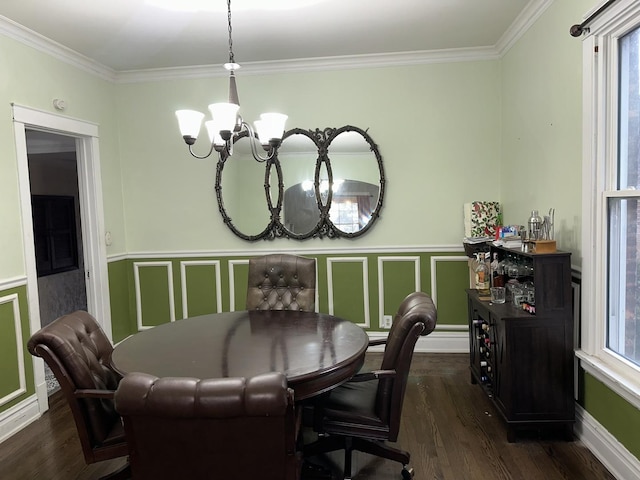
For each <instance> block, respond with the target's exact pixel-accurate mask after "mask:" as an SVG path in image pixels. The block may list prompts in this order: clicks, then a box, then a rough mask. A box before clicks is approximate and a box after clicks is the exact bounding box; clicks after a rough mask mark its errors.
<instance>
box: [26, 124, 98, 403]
mask: <svg viewBox="0 0 640 480" xmlns="http://www.w3.org/2000/svg"><path fill="white" fill-rule="evenodd" d="M25 135H26V140H27V160H28V167H29V187H30V190H31V211H32V225H33V236H34V242H35V245H34V246H35V256H36V269H37V274H38V303H39V305H40V309H39V312H40V325H41V326H42V327H44V326H46V325H48V324H50V323H51V322H53V321H54V320H55V319H56V318H58V317H60V316H62V315H66V314H68V313H71V312H74V311H76V310H87V291H86V286H85V279H84V258H83V242H82V218H81V212H80V189H79V187H78V171H77V156H76V140H75V138H73V137H70V136H66V135H60V134H57V133H50V132H43V131H39V130H31V129H27V130H26V131H25ZM45 379H46V384H47V395H49V396H50V395H51V394H52V393H54V392H56V391H57V390H58V389H59V388H60V386H59V384H58V382H57V381H56V379H55V377H54V375H53V373H52V372H51V369H50V368H48V366H47V365H45Z"/></svg>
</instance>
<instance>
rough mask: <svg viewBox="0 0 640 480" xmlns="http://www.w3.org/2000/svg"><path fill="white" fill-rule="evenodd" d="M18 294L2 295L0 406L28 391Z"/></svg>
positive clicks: (0, 303) (0, 321) (0, 304)
mask: <svg viewBox="0 0 640 480" xmlns="http://www.w3.org/2000/svg"><path fill="white" fill-rule="evenodd" d="M20 320H21V316H20V305H19V303H18V294H17V293H13V294H10V295H5V296H3V297H0V339H2V348H1V349H0V365H2V372H3V373H2V376H3V377H4V378H3V379H2V382H1V383H0V407H2V406H4V405H6V404H7V403H9V402H10V401H11V400H14V399H15V398H17V397H19V396H20V395H22V394H24V393H26V392H27V387H26V372H25V362H24V347H23V345H24V344H25V339H24V337H23V335H22V326H21V321H20Z"/></svg>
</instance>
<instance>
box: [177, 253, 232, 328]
mask: <svg viewBox="0 0 640 480" xmlns="http://www.w3.org/2000/svg"><path fill="white" fill-rule="evenodd" d="M180 285H181V290H182V318H188V317H189V316H191V317H194V316H197V315H206V314H208V313H216V312H222V282H221V280H220V261H219V260H188V261H182V262H180Z"/></svg>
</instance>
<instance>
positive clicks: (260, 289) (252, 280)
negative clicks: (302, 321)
mask: <svg viewBox="0 0 640 480" xmlns="http://www.w3.org/2000/svg"><path fill="white" fill-rule="evenodd" d="M315 299H316V260H315V259H314V258H306V257H299V256H296V255H289V254H272V255H264V256H261V257H254V258H251V259H250V260H249V281H248V288H247V310H300V311H303V312H313V311H314V309H315Z"/></svg>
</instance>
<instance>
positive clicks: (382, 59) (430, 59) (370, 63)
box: [0, 0, 553, 83]
mask: <svg viewBox="0 0 640 480" xmlns="http://www.w3.org/2000/svg"><path fill="white" fill-rule="evenodd" d="M552 3H553V0H531V1H530V2H529V3H528V4H527V6H526V7H525V9H524V10H523V11H522V12H521V13H520V15H519V16H518V17H517V18H516V20H515V21H514V22H513V24H512V25H511V26H510V27H509V29H508V30H507V31H506V32H505V33H504V35H503V36H502V37H501V38H500V40H499V41H498V43H496V45H494V46H486V47H475V48H454V49H443V50H423V51H413V52H397V53H380V54H369V55H348V56H340V57H318V58H304V59H295V60H283V61H270V62H250V63H245V64H243V67H242V74H243V75H269V74H275V73H291V72H319V71H331V70H351V69H359V68H383V67H396V66H411V65H425V64H435V63H450V62H475V61H486V60H499V59H500V58H502V56H503V55H504V54H505V53H506V52H507V51H509V49H510V48H511V47H512V46H513V45H514V44H515V43H516V42H517V40H518V39H519V38H520V37H521V36H522V35H524V33H525V32H526V31H527V30H528V29H529V28H530V27H531V25H533V24H534V23H535V21H536V20H537V19H538V18H539V17H540V15H542V13H543V12H544V11H545V10H546V9H547V8H548V7H549V6H550V5H551V4H552ZM0 34H2V35H4V36H6V37H8V38H11V39H13V40H16V41H17V42H20V43H22V44H23V45H26V46H29V47H32V48H34V49H36V50H38V51H40V52H43V53H46V54H48V55H51V56H52V57H54V58H56V59H58V60H60V61H62V62H64V63H67V64H69V65H72V66H75V67H76V68H78V69H80V70H82V71H85V72H87V73H90V74H93V75H96V76H98V77H100V78H102V79H103V80H107V81H110V82H114V83H139V82H153V81H165V80H177V79H194V78H212V77H225V76H227V72H226V70H224V69H223V68H222V66H221V65H203V66H191V67H175V68H156V69H146V70H128V71H120V72H118V71H116V70H113V69H111V68H109V67H107V66H105V65H102V64H101V63H98V62H96V61H95V60H92V59H91V58H89V57H86V56H84V55H82V54H80V53H78V52H76V51H74V50H72V49H70V48H68V47H65V46H64V45H62V44H59V43H57V42H54V41H53V40H50V39H48V38H47V37H45V36H43V35H40V34H39V33H37V32H35V31H33V30H30V29H28V28H26V27H24V26H22V25H20V24H18V23H16V22H14V21H13V20H10V19H8V18H6V17H3V16H1V15H0Z"/></svg>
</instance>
